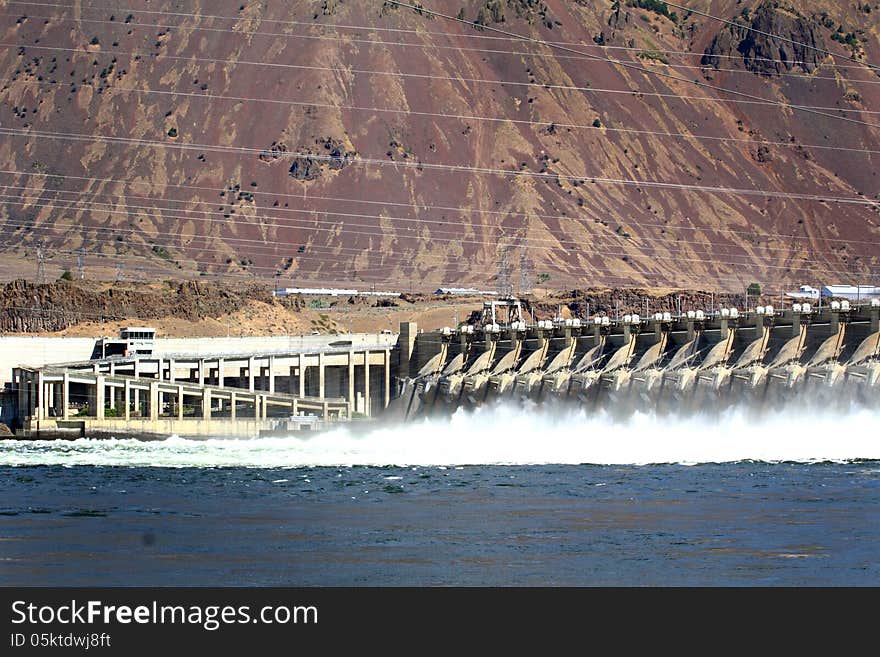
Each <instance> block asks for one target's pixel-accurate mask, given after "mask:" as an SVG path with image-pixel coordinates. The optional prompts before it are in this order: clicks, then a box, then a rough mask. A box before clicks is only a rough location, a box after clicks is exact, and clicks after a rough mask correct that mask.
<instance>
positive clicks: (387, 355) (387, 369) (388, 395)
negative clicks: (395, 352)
mask: <svg viewBox="0 0 880 657" xmlns="http://www.w3.org/2000/svg"><path fill="white" fill-rule="evenodd" d="M390 403H391V350H390V349H386V350H385V404H384V406H382V408H388V404H390Z"/></svg>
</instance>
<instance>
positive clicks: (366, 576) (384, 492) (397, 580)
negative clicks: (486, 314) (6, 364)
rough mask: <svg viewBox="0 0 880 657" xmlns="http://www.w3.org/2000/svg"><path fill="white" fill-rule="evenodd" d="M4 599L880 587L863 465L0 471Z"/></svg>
mask: <svg viewBox="0 0 880 657" xmlns="http://www.w3.org/2000/svg"><path fill="white" fill-rule="evenodd" d="M0 583H2V584H3V585H7V586H8V585H18V586H21V585H25V586H27V585H65V586H66V585H139V586H155V585H263V586H265V585H291V586H296V585H712V584H717V585H808V584H812V585H838V584H847V585H875V586H876V585H880V463H878V462H876V461H871V462H855V463H847V464H834V463H824V464H811V465H805V464H794V463H791V464H784V463H783V464H768V463H751V462H747V463H737V464H723V465H698V466H676V465H663V466H626V467H620V466H586V465H585V466H470V467H464V468H460V469H457V468H450V469H442V468H436V467H420V468H397V467H389V468H377V467H351V468H300V469H264V470H260V469H244V468H217V469H212V468H203V469H198V468H192V469H166V468H129V467H93V466H76V467H62V466H29V467H0Z"/></svg>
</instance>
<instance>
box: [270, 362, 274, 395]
mask: <svg viewBox="0 0 880 657" xmlns="http://www.w3.org/2000/svg"><path fill="white" fill-rule="evenodd" d="M269 392H275V356H269Z"/></svg>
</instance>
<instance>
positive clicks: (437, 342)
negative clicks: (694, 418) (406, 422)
mask: <svg viewBox="0 0 880 657" xmlns="http://www.w3.org/2000/svg"><path fill="white" fill-rule="evenodd" d="M501 311H503V313H502V312H501ZM505 313H506V315H507V317H506V318H505V321H501V322H499V321H498V319H497V317H496V314H505ZM878 320H880V302H878V301H877V300H873V301H871V302H869V303H865V304H861V305H858V306H857V305H854V304H850V303H849V302H847V301H842V302H838V301H834V302H832V303H830V304H829V305H827V306H825V307H822V308H817V307H814V306H811V304H808V303H803V304H801V303H795V304H792V306H791V307H789V308H786V309H785V310H779V309H776V308H774V307H772V306H757V307H756V308H754V309H751V310H749V311H747V312H744V311H740V310H737V309H735V308H722V309H718V310H715V311H712V312H707V311H703V310H692V311H688V312H685V313H681V314H680V315H677V314H676V315H673V314H670V313H655V314H653V315H651V316H649V317H642V316H640V315H637V314H626V315H623V316H622V317H620V318H617V319H612V318H610V317H607V316H596V317H591V318H590V319H589V320H582V319H562V318H556V319H554V320H542V321H538V322H537V323H536V324H532V325H527V324H526V323H525V322H523V321H522V318H521V311H520V309H519V302H518V301H516V300H515V299H513V298H510V299H506V300H498V301H491V302H486V304H485V309H484V312H483V316H482V321H481V322H480V323H479V324H477V325H463V326H460V327H457V328H455V329H452V328H444V329H442V330H440V331H434V332H431V333H426V332H423V333H418V334H417V335H416V336H414V339H413V338H412V337H411V338H410V343H409V344H404V343H403V340H404V338H405V334H404V333H402V334H401V343H400V344H399V345H398V346H399V348H400V349H401V350H402V353H405V352H406V351H407V350H409V356H408V358H402V359H401V365H402V369H401V374H404V375H406V376H405V378H401V384H400V396H399V399H397V400H396V401H395V406H396V407H397V409H398V412H399V413H401V414H402V415H403V416H404V417H406V418H416V417H420V416H425V415H430V414H436V413H449V412H453V411H455V410H456V409H459V408H462V407H476V406H480V405H483V404H488V403H493V402H498V401H503V400H509V401H510V402H512V403H527V402H531V403H537V404H546V403H554V402H560V401H567V402H569V403H576V404H579V405H581V406H584V407H586V408H587V409H589V408H594V409H600V408H601V409H603V410H611V411H615V410H617V411H619V412H621V413H627V412H632V411H634V410H650V411H655V412H657V411H659V412H664V411H666V412H672V413H686V412H689V411H698V410H700V411H707V410H717V409H720V408H725V407H727V406H731V405H733V404H736V403H741V402H744V401H745V402H749V403H756V404H780V403H783V402H785V401H788V400H797V399H798V398H800V397H801V396H804V395H805V394H807V393H810V394H814V395H818V397H815V398H816V399H819V400H821V399H822V398H823V396H825V397H826V398H832V397H835V396H838V397H839V396H840V394H841V393H844V395H845V396H851V397H852V398H854V399H857V400H859V401H861V402H862V403H865V404H867V405H869V406H875V405H876V402H877V401H878V397H880V321H878ZM803 398H804V399H805V400H806V399H807V397H806V396H804V397H803ZM813 398H814V397H810V399H813Z"/></svg>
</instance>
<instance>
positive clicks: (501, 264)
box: [498, 242, 513, 297]
mask: <svg viewBox="0 0 880 657" xmlns="http://www.w3.org/2000/svg"><path fill="white" fill-rule="evenodd" d="M498 294H499V295H500V296H502V297H506V296H510V295H511V294H513V286H512V285H511V284H510V245H508V244H504V243H503V242H502V244H501V254H500V256H499V260H498Z"/></svg>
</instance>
